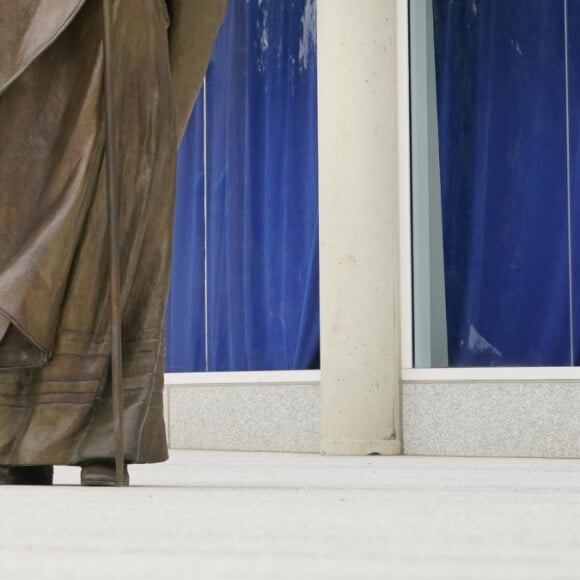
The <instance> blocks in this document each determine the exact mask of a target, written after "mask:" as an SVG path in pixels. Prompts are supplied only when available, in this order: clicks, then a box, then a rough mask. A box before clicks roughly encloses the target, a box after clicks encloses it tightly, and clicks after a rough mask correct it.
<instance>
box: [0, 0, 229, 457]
mask: <svg viewBox="0 0 580 580" xmlns="http://www.w3.org/2000/svg"><path fill="white" fill-rule="evenodd" d="M224 10H225V0H173V1H172V2H171V3H170V5H169V10H168V7H167V6H166V4H165V2H164V1H163V0H115V1H114V33H113V38H114V46H115V51H114V54H115V58H114V67H113V74H114V78H115V99H114V103H115V104H114V106H115V108H116V118H117V120H118V125H119V126H118V130H117V135H116V143H115V145H116V152H117V167H118V172H119V182H118V184H117V188H118V191H119V196H120V203H119V207H120V233H121V243H120V255H121V270H122V316H123V334H124V336H123V351H124V354H123V359H124V360H123V364H124V378H125V381H124V399H125V425H126V427H125V429H126V445H125V453H126V457H127V459H128V461H130V462H153V461H162V460H163V459H165V458H166V456H167V445H166V438H165V428H164V422H163V402H162V388H163V370H164V367H163V359H164V332H163V320H164V311H165V304H166V299H167V288H168V282H169V267H170V261H171V252H170V250H171V241H172V220H173V206H174V189H175V184H174V181H175V158H176V147H177V136H178V135H180V134H181V132H182V130H183V127H184V125H185V122H186V119H187V117H188V115H189V112H190V111H191V107H192V104H193V100H194V98H195V95H196V94H197V91H198V89H199V86H200V84H201V81H202V78H203V74H204V72H205V68H206V66H207V63H208V60H209V55H210V51H211V47H212V45H213V42H214V39H215V36H216V33H217V30H218V29H219V25H220V23H221V20H222V18H223V14H224ZM168 27H169V28H168ZM102 67H103V55H102V16H101V2H100V1H99V0H58V1H55V0H0V127H2V130H1V133H0V464H8V465H11V464H12V465H14V464H30V465H32V464H65V465H66V464H79V463H82V462H83V461H87V460H91V459H103V458H104V459H109V458H110V459H112V458H113V457H114V444H113V437H112V411H111V386H110V376H109V366H110V315H109V296H108V292H109V287H108V267H109V264H108V247H107V240H108V238H107V229H106V228H107V214H106V195H105V181H104V177H105V167H104V164H103V159H104V116H103V98H102V97H103V82H102V77H103V70H102Z"/></svg>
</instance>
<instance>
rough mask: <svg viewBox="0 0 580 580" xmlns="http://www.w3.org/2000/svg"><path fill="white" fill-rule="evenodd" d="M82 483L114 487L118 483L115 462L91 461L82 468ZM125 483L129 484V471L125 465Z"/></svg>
mask: <svg viewBox="0 0 580 580" xmlns="http://www.w3.org/2000/svg"><path fill="white" fill-rule="evenodd" d="M81 485H92V486H102V487H113V486H115V485H117V473H116V470H115V464H114V463H111V462H110V461H91V462H90V463H85V465H83V466H82V468H81ZM123 485H129V471H128V469H127V466H126V465H125V469H124V472H123Z"/></svg>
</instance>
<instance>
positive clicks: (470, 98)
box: [433, 0, 580, 366]
mask: <svg viewBox="0 0 580 580" xmlns="http://www.w3.org/2000/svg"><path fill="white" fill-rule="evenodd" d="M568 4H569V6H570V12H569V14H568V21H569V23H570V24H569V26H571V30H572V33H573V34H571V35H570V41H569V49H568V50H569V54H570V59H571V60H570V70H571V71H573V72H572V76H571V79H570V80H571V85H570V88H571V91H570V99H571V104H572V111H573V113H572V118H571V127H572V128H574V129H573V135H572V153H573V155H572V165H571V168H572V177H573V179H572V193H573V198H572V199H573V209H574V212H573V213H572V237H573V242H574V243H573V244H572V250H573V256H574V261H573V266H574V267H573V269H572V271H576V272H578V271H579V270H578V267H579V266H580V255H579V254H580V239H579V235H580V234H579V233H578V232H577V231H576V230H577V228H575V224H576V223H580V222H578V219H575V218H578V217H580V216H578V211H580V209H579V208H578V202H577V201H576V202H574V199H575V198H576V199H577V197H578V191H579V186H580V182H579V178H580V174H579V171H580V159H578V155H579V154H580V148H579V147H578V145H579V136H580V135H579V131H578V127H580V123H579V121H580V119H578V112H577V103H578V99H579V98H580V79H579V73H578V72H577V71H578V67H579V66H580V41H579V39H578V36H577V35H576V34H574V31H575V28H574V23H576V22H578V21H579V20H578V18H579V17H580V6H579V4H580V3H579V2H569V3H568ZM433 8H434V32H435V60H436V71H437V75H436V76H437V99H438V121H439V146H440V166H441V183H442V210H443V232H444V234H443V237H444V254H445V279H446V300H447V318H448V338H449V360H450V365H451V366H463V365H467V366H479V365H483V366H485V365H568V364H571V358H574V357H571V346H572V342H571V340H570V319H571V309H570V308H569V304H570V292H569V281H570V277H569V259H568V247H569V244H568V233H569V228H568V196H567V177H566V176H567V164H566V154H567V148H566V101H565V96H566V74H565V49H564V47H565V43H564V2H563V0H550V1H549V2H546V1H545V0H526V1H525V2H522V1H515V0H510V1H500V0H465V1H459V2H450V1H449V0H434V2H433ZM574 196H575V198H574ZM573 282H574V286H575V288H574V289H573V296H574V301H573V302H574V303H575V309H574V311H575V317H574V318H575V325H574V328H575V330H574V332H575V335H576V340H575V341H574V344H575V345H576V346H575V348H574V350H575V351H576V359H577V355H578V353H579V349H578V346H580V324H578V323H579V322H580V318H579V316H580V303H578V296H579V292H578V290H579V288H578V287H577V285H578V280H575V279H573Z"/></svg>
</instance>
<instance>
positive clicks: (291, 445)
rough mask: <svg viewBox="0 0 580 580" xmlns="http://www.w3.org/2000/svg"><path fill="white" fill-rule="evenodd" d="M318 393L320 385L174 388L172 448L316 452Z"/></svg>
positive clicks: (171, 400) (170, 399)
mask: <svg viewBox="0 0 580 580" xmlns="http://www.w3.org/2000/svg"><path fill="white" fill-rule="evenodd" d="M319 393H320V388H319V386H318V385H317V384H303V385H267V384H263V385H256V386H252V385H209V386H201V385H196V386H186V385H180V386H175V385H173V386H170V387H169V388H168V402H169V405H168V407H169V419H170V421H169V424H170V429H169V435H170V439H169V441H170V445H171V447H173V448H175V449H214V450H234V451H292V452H313V453H318V451H319V449H320V394H319Z"/></svg>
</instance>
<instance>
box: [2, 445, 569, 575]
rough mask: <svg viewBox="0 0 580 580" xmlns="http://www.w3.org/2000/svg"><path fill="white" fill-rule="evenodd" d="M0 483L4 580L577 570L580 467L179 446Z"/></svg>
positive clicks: (566, 572) (540, 462) (566, 463)
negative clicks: (95, 477)
mask: <svg viewBox="0 0 580 580" xmlns="http://www.w3.org/2000/svg"><path fill="white" fill-rule="evenodd" d="M132 477H133V485H132V487H130V488H128V489H97V488H93V489H91V488H81V487H79V486H78V485H77V481H78V470H72V469H60V470H59V471H58V473H57V482H58V483H59V485H56V486H54V487H52V488H26V487H0V510H1V511H0V514H1V516H0V579H1V580H21V579H29V578H30V579H34V580H52V579H59V580H66V579H69V578H70V579H76V578H79V579H83V580H93V579H97V578H98V579H99V580H101V579H106V580H117V579H123V580H132V579H139V580H149V579H158V578H159V579H161V578H163V579H165V578H168V579H169V578H178V579H189V578H192V579H194V578H195V579H196V580H204V579H252V580H254V579H260V580H261V579H264V580H266V579H267V580H276V579H284V580H286V579H288V580H301V579H326V578H329V579H330V578H332V579H339V578H340V579H345V580H347V579H348V580H355V579H359V578H360V579H365V580H366V579H379V578H380V579H389V580H391V579H392V580H397V579H445V580H454V579H458V580H469V579H474V578H482V579H485V580H492V579H498V580H499V579H501V580H508V579H512V578H513V579H515V578H517V579H522V580H535V579H545V580H559V579H574V580H576V579H578V578H580V462H579V461H549V460H513V459H512V460H500V459H489V460H481V459H436V458H412V457H398V458H385V457H357V458H337V457H320V456H313V455H312V456H309V455H286V454H258V453H212V452H200V453H194V452H185V451H181V452H177V451H175V452H173V453H172V458H171V461H170V462H169V463H167V464H162V465H154V466H143V467H136V468H133V470H132Z"/></svg>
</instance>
